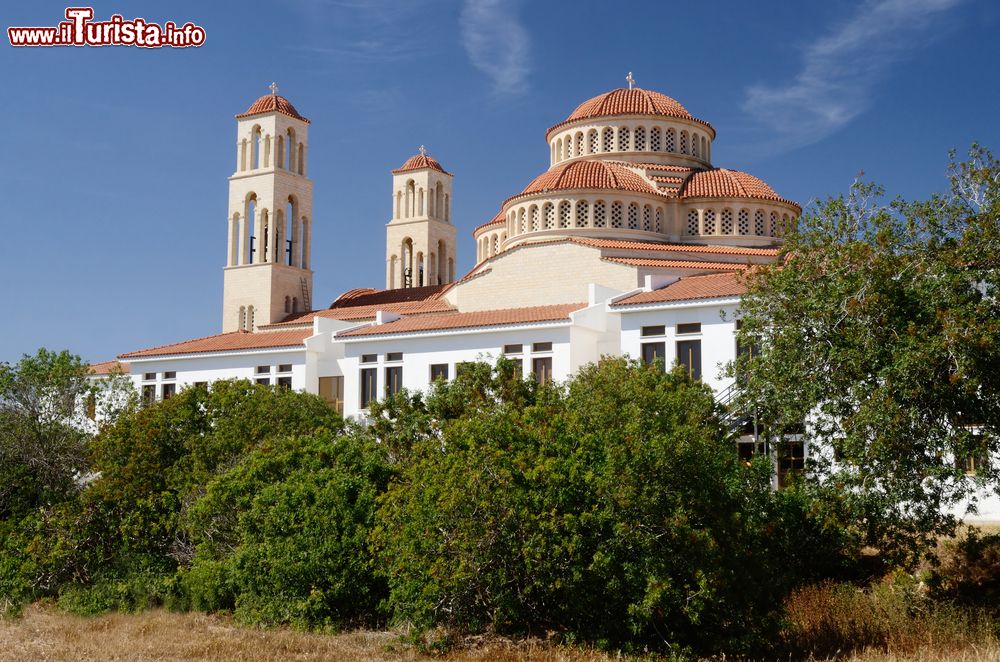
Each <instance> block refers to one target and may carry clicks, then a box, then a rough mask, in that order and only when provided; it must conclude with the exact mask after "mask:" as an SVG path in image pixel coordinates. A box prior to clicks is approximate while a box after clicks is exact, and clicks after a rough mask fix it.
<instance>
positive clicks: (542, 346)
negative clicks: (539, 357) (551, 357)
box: [531, 342, 552, 352]
mask: <svg viewBox="0 0 1000 662" xmlns="http://www.w3.org/2000/svg"><path fill="white" fill-rule="evenodd" d="M531 351H533V352H551V351H552V343H550V342H536V343H535V344H534V345H532V346H531Z"/></svg>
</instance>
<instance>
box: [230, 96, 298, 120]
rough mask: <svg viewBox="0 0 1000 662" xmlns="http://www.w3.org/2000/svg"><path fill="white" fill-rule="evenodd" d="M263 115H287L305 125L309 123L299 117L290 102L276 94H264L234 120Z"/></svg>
mask: <svg viewBox="0 0 1000 662" xmlns="http://www.w3.org/2000/svg"><path fill="white" fill-rule="evenodd" d="M264 113H281V114H282V115H288V116H289V117H294V118H295V119H297V120H302V121H303V122H305V123H307V124H308V123H309V120H307V119H306V118H304V117H302V115H299V111H297V110H295V106H293V105H292V102H291V101H289V100H288V99H286V98H285V97H283V96H280V95H278V94H265V95H264V96H262V97H261V98H259V99H257V100H256V101H254V102H253V103H252V104H250V107H249V108H247V111H246V112H245V113H240V114H239V115H237V116H236V119H243V118H244V117H252V116H254V115H262V114H264Z"/></svg>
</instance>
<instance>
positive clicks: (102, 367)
mask: <svg viewBox="0 0 1000 662" xmlns="http://www.w3.org/2000/svg"><path fill="white" fill-rule="evenodd" d="M90 372H91V373H93V374H95V375H110V374H111V373H112V372H121V373H122V374H125V375H127V374H128V364H127V363H123V362H121V361H118V360H111V361H102V362H100V363H91V364H90Z"/></svg>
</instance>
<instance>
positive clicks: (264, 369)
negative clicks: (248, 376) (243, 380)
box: [255, 365, 271, 375]
mask: <svg viewBox="0 0 1000 662" xmlns="http://www.w3.org/2000/svg"><path fill="white" fill-rule="evenodd" d="M255 372H256V373H257V374H258V375H270V374H271V366H269V365H259V366H257V370H256V371H255Z"/></svg>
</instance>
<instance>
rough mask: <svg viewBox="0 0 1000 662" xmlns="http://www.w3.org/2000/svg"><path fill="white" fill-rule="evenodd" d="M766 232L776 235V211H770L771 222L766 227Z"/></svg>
mask: <svg viewBox="0 0 1000 662" xmlns="http://www.w3.org/2000/svg"><path fill="white" fill-rule="evenodd" d="M767 233H768V234H769V235H771V236H772V237H777V236H778V212H776V211H772V212H771V223H770V225H769V226H768V228H767Z"/></svg>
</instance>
